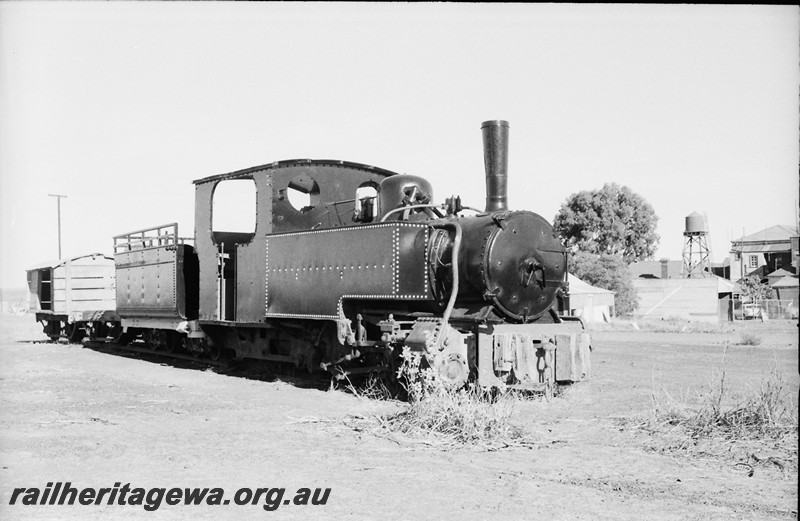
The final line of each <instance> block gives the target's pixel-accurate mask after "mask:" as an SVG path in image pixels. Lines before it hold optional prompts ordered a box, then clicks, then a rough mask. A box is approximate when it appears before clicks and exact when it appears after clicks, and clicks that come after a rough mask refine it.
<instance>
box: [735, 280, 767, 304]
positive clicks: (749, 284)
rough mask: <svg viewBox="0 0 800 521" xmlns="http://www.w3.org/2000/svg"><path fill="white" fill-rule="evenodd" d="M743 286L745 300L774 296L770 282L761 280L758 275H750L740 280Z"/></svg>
mask: <svg viewBox="0 0 800 521" xmlns="http://www.w3.org/2000/svg"><path fill="white" fill-rule="evenodd" d="M739 285H740V286H741V287H742V297H744V300H748V301H753V300H763V299H768V298H772V288H770V287H769V285H768V284H765V283H763V282H761V279H760V278H759V277H758V276H757V275H750V276H749V277H745V278H743V279H742V280H740V281H739Z"/></svg>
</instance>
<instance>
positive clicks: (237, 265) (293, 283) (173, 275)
mask: <svg viewBox="0 0 800 521" xmlns="http://www.w3.org/2000/svg"><path fill="white" fill-rule="evenodd" d="M481 128H482V135H483V142H484V158H485V167H486V189H487V196H486V208H485V210H483V211H481V210H477V209H474V208H470V207H467V206H464V205H462V202H461V200H460V198H458V197H455V198H450V199H448V200H447V201H445V202H444V203H441V204H436V203H434V199H433V190H432V187H431V184H430V183H429V182H428V181H426V180H425V179H423V178H422V177H418V176H415V175H407V174H402V175H401V174H397V173H395V172H391V171H388V170H384V169H381V168H377V167H373V166H367V165H363V164H358V163H352V162H347V161H335V160H310V159H301V160H287V161H278V162H274V163H271V164H267V165H262V166H257V167H253V168H248V169H245V170H239V171H236V172H231V173H227V174H221V175H216V176H211V177H206V178H203V179H199V180H196V181H194V186H195V234H194V240H193V244H192V241H191V240H189V239H183V238H181V237H180V236H179V233H178V226H177V224H170V225H165V226H159V227H154V228H148V229H143V230H137V231H135V232H131V233H126V234H123V235H120V236H117V237H114V265H115V281H114V285H115V305H116V306H115V309H112V310H108V309H99V310H91V311H89V312H87V311H84V312H83V314H82V315H81V314H80V313H79V314H78V315H76V316H75V320H70V315H69V313H67V314H64V313H62V314H60V315H59V313H57V312H56V310H55V307H52V306H54V304H51V308H50V309H49V310H48V309H41V308H42V304H41V302H42V301H43V299H42V298H41V297H42V295H43V293H42V291H43V290H42V288H43V286H42V282H43V281H44V279H47V278H48V274H47V273H46V270H44V269H42V268H37V269H33V270H31V271H29V285H30V287H31V293H32V295H34V297H35V298H34V300H37V298H38V301H39V304H38V305H39V308H40V309H39V313H37V319H38V320H40V321H42V322H43V323H44V325H45V331H46V332H48V334H51V336H54V335H57V334H63V333H64V332H65V331H68V332H69V334H70V335H72V338H73V340H74V339H75V335H76V332H78V334H79V336H81V335H83V334H89V335H90V336H97V335H100V336H102V335H103V334H109V335H111V336H116V337H117V338H118V340H119V341H120V342H123V343H124V342H130V341H135V340H137V341H144V342H146V343H147V344H149V345H150V346H152V347H153V348H157V349H164V350H168V351H171V350H175V349H178V348H182V349H185V350H187V351H189V352H192V353H196V354H205V355H208V356H211V357H212V358H216V357H218V356H220V355H221V354H222V353H224V352H225V351H228V352H230V353H232V354H234V355H235V356H236V357H237V358H244V359H262V360H271V361H280V362H288V363H291V364H294V365H296V366H298V367H302V366H305V367H307V368H308V369H309V370H310V371H317V370H325V371H329V372H332V373H334V374H336V375H340V376H341V375H351V374H358V373H369V372H376V371H385V372H388V373H391V372H392V370H393V369H394V368H395V367H396V364H397V362H398V360H399V359H400V358H401V357H402V356H404V355H403V354H404V353H405V354H406V355H407V354H408V353H418V354H420V355H422V357H423V358H424V360H425V361H426V363H427V364H428V365H429V366H430V367H431V368H433V369H434V370H435V371H437V374H438V376H439V377H440V378H441V379H443V380H444V381H446V382H448V383H450V384H452V385H456V386H458V385H462V384H464V383H466V382H468V381H477V383H478V384H480V385H482V386H515V387H528V388H532V387H539V386H542V385H550V384H552V383H553V382H576V381H580V380H583V379H585V378H587V377H588V376H589V373H590V359H589V353H590V349H591V345H590V338H589V335H588V334H587V333H586V332H585V331H584V329H583V326H582V323H581V322H580V321H579V320H576V319H574V318H573V317H569V316H568V309H569V307H568V285H567V270H566V268H567V253H566V251H565V250H564V248H563V246H562V245H561V243H560V242H559V240H558V238H557V237H555V236H554V233H553V229H552V227H551V226H550V224H549V223H548V222H547V221H546V220H545V219H543V218H542V217H541V216H539V215H537V214H535V213H533V212H530V211H509V210H508V208H507V197H506V191H507V158H508V129H509V127H508V123H507V122H505V121H486V122H484V123H483V124H482V127H481ZM242 182H244V183H250V185H249V186H251V187H254V194H255V195H254V199H255V205H254V210H253V211H254V212H255V219H254V221H255V222H254V227H253V229H252V230H250V231H244V232H242V231H226V230H224V229H217V228H218V227H219V226H218V225H217V221H218V217H219V216H218V215H215V212H216V211H217V210H216V206H215V204H214V203H215V195H216V194H217V192H218V190H220V187H221V186H223V185H226V184H228V183H242ZM298 194H299V196H300V197H301V199H302V202H301V203H300V204H297V203H295V199H296V197H295V196H297V195H298ZM101 257H102V256H101ZM93 258H94V257H93ZM53 273H54V272H53V271H52V270H51V273H50V274H49V277H50V278H51V280H54V279H53ZM63 277H64V279H65V282H63V283H62V284H61V285H62V286H64V293H65V294H66V293H68V291H66V290H67V289H69V288H68V286H69V285H70V282H69V280H68V279H69V277H67V276H66V275H64V276H63ZM76 292H77V289H73V291H72V293H73V294H76ZM54 295H55V293H54V292H53V291H51V293H49V294H48V296H49V297H50V298H51V301H54V300H55V298H54ZM62 296H63V295H62ZM109 313H111V314H112V315H113V316H112V315H109Z"/></svg>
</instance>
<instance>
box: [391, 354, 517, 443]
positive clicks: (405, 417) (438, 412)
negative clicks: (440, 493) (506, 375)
mask: <svg viewBox="0 0 800 521" xmlns="http://www.w3.org/2000/svg"><path fill="white" fill-rule="evenodd" d="M398 377H399V378H401V379H402V380H403V381H404V382H405V386H406V390H407V392H408V402H407V403H406V404H404V406H403V407H402V409H401V410H400V411H399V412H396V413H393V414H390V415H388V416H386V417H379V418H378V419H379V421H380V422H381V425H382V426H383V427H384V428H385V429H388V430H389V431H391V432H395V433H402V434H403V435H405V436H408V437H411V438H414V439H416V440H418V441H422V442H424V443H426V444H429V445H438V446H463V445H469V446H471V447H473V448H484V449H488V450H494V449H498V448H503V447H508V446H514V445H524V444H526V443H528V442H527V440H526V435H525V432H524V431H523V430H522V429H521V428H520V427H518V426H516V425H514V424H513V423H512V422H511V418H512V416H513V414H514V410H515V405H516V401H517V398H516V397H515V396H514V395H512V394H510V393H502V394H500V393H497V392H494V391H491V390H485V389H481V388H480V387H478V386H477V385H472V386H469V387H467V388H464V389H457V388H452V387H450V386H448V385H446V384H445V383H444V382H443V381H442V380H440V379H438V378H437V375H436V371H435V370H433V369H432V368H430V367H425V362H424V359H423V357H422V356H421V355H420V354H416V353H410V352H408V351H406V353H405V357H404V362H403V364H402V366H401V367H400V369H399V371H398Z"/></svg>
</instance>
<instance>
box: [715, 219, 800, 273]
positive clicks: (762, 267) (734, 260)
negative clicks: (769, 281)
mask: <svg viewBox="0 0 800 521" xmlns="http://www.w3.org/2000/svg"><path fill="white" fill-rule="evenodd" d="M798 239H800V234H799V233H798V230H797V227H795V226H790V225H781V224H777V225H775V226H772V227H770V228H767V229H765V230H761V231H759V232H756V233H752V234H750V235H745V236H744V237H742V238H741V239H737V240H735V241H731V252H730V269H731V271H730V279H731V280H737V281H738V280H741V279H742V278H744V277H746V276H748V275H750V274H753V273H757V274H759V276H760V277H762V278H763V277H765V276H766V275H768V274H770V273H772V272H774V271H776V270H779V269H784V270H787V271H790V272H791V273H794V274H796V273H797V272H798V268H800V266H798V262H799V261H798V259H800V251H798Z"/></svg>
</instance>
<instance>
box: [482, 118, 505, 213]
mask: <svg viewBox="0 0 800 521" xmlns="http://www.w3.org/2000/svg"><path fill="white" fill-rule="evenodd" d="M481 132H483V162H484V164H485V166H486V212H487V213H488V212H505V211H506V210H508V197H507V195H506V194H507V180H508V121H502V120H494V121H484V122H483V124H481Z"/></svg>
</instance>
